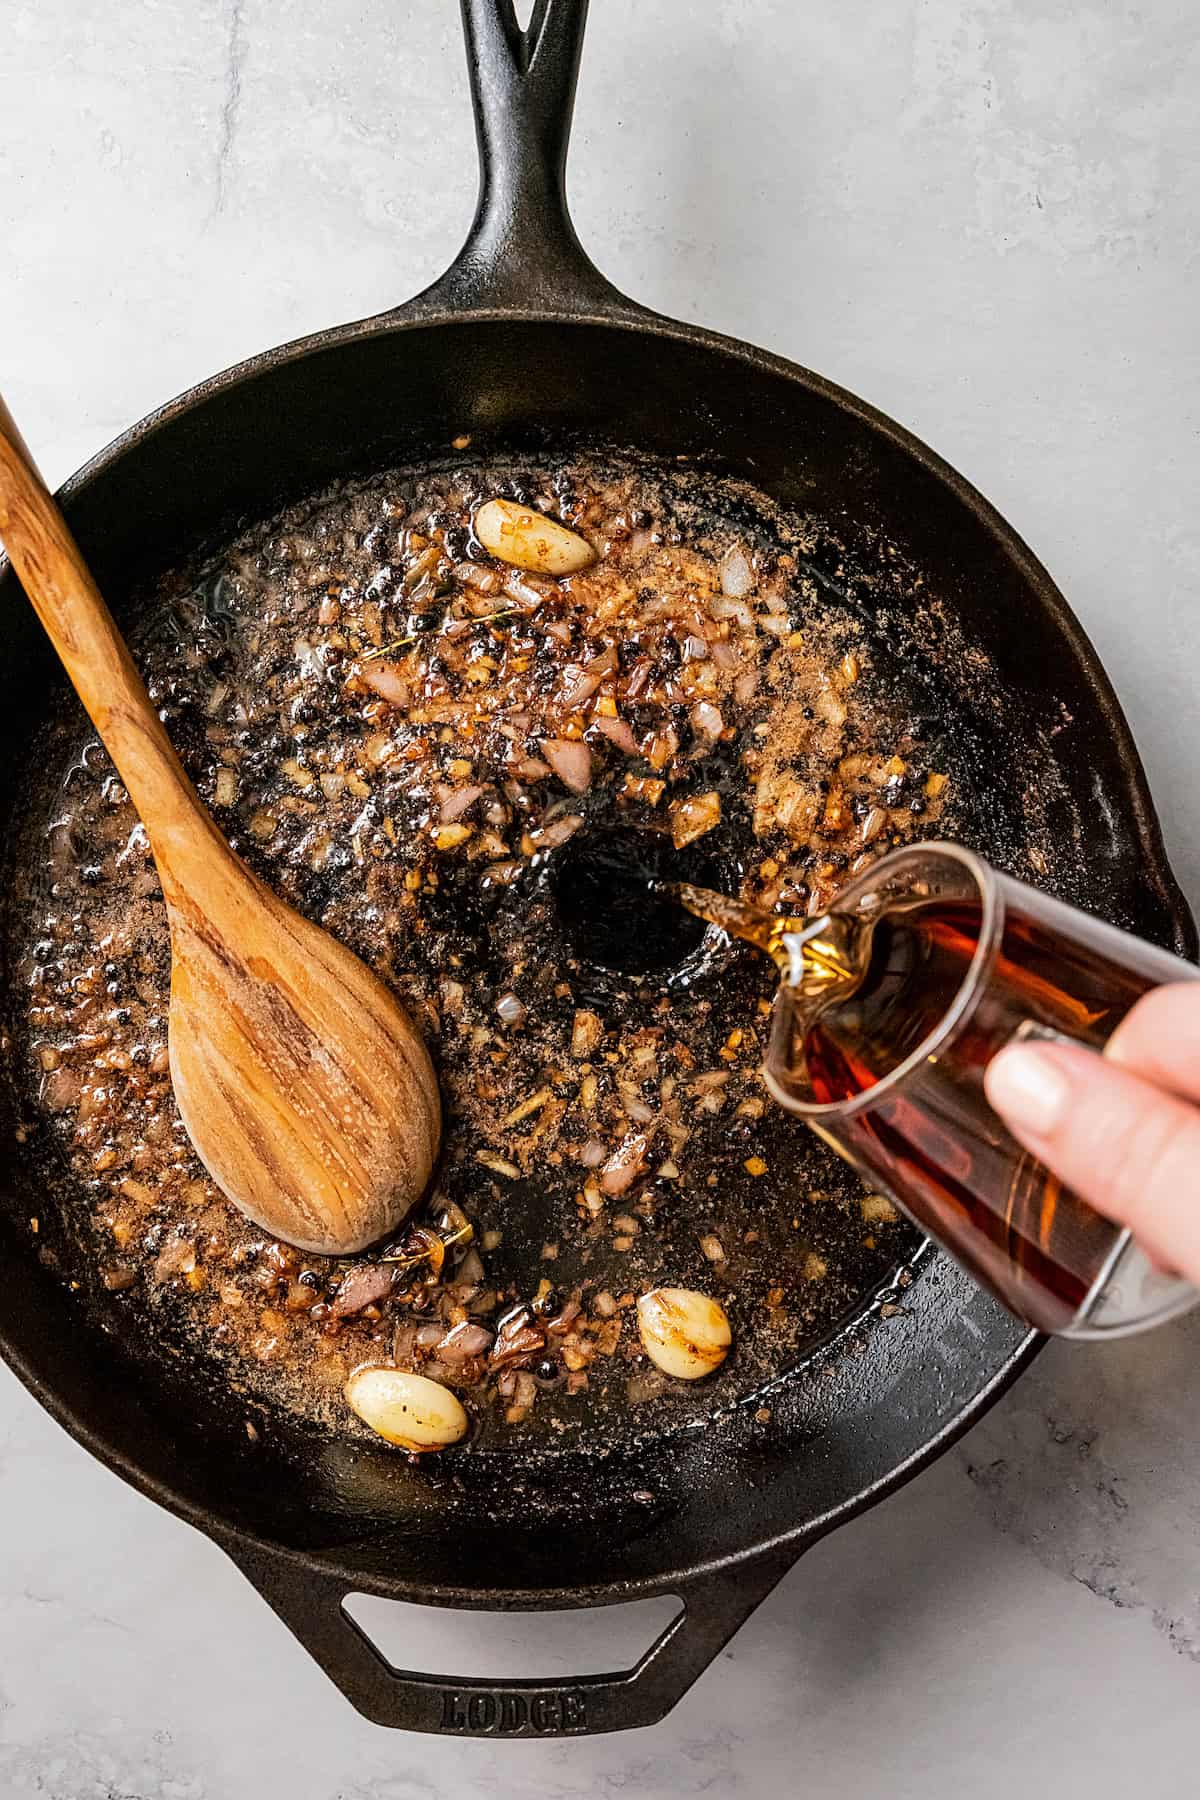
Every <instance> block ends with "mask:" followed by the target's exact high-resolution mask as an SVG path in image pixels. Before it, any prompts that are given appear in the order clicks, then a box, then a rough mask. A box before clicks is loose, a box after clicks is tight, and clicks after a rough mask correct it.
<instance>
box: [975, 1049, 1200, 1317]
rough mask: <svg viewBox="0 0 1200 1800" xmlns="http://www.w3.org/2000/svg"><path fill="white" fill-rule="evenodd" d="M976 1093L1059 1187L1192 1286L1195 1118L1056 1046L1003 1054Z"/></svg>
mask: <svg viewBox="0 0 1200 1800" xmlns="http://www.w3.org/2000/svg"><path fill="white" fill-rule="evenodd" d="M984 1086H985V1090H986V1093H987V1097H988V1100H989V1102H990V1103H991V1105H992V1106H993V1107H994V1109H995V1110H996V1112H998V1113H999V1114H1000V1117H1001V1118H1002V1119H1003V1120H1004V1122H1005V1124H1006V1125H1007V1126H1008V1128H1009V1130H1010V1131H1011V1132H1012V1133H1013V1135H1014V1137H1017V1138H1019V1139H1020V1141H1021V1142H1022V1143H1023V1144H1024V1145H1025V1146H1026V1148H1027V1149H1029V1150H1032V1151H1033V1153H1034V1155H1035V1156H1037V1157H1039V1158H1040V1159H1041V1161H1042V1162H1044V1163H1046V1164H1047V1165H1048V1167H1049V1168H1051V1169H1052V1170H1053V1171H1054V1173H1055V1174H1056V1175H1057V1176H1058V1178H1059V1180H1060V1181H1063V1182H1065V1183H1066V1184H1067V1186H1068V1187H1071V1188H1073V1189H1074V1190H1075V1192H1076V1193H1077V1194H1079V1195H1081V1196H1082V1198H1083V1199H1084V1200H1087V1201H1089V1202H1090V1203H1091V1205H1093V1206H1094V1207H1095V1208H1096V1210H1097V1211H1098V1212H1101V1213H1104V1214H1105V1216H1106V1217H1107V1218H1110V1219H1115V1220H1117V1221H1118V1223H1120V1224H1122V1225H1128V1226H1129V1227H1130V1229H1131V1230H1132V1231H1133V1233H1134V1235H1135V1237H1136V1238H1137V1239H1138V1242H1139V1243H1140V1244H1141V1245H1142V1247H1143V1249H1145V1250H1146V1251H1148V1252H1149V1254H1150V1255H1151V1256H1152V1257H1153V1258H1154V1259H1155V1260H1156V1261H1157V1262H1159V1263H1161V1264H1163V1265H1164V1266H1165V1267H1167V1268H1172V1269H1176V1270H1178V1271H1179V1273H1180V1274H1181V1275H1185V1276H1186V1277H1187V1278H1188V1279H1189V1280H1190V1281H1193V1282H1195V1283H1197V1284H1200V1111H1197V1110H1196V1108H1195V1107H1192V1106H1189V1105H1187V1104H1186V1102H1184V1101H1182V1100H1177V1099H1175V1098H1174V1097H1173V1096H1172V1095H1170V1094H1165V1093H1163V1092H1162V1090H1161V1089H1160V1088H1156V1087H1154V1086H1152V1085H1151V1083H1150V1082H1148V1081H1143V1080H1142V1079H1141V1078H1140V1077H1139V1076H1137V1075H1133V1074H1130V1073H1129V1071H1128V1070H1126V1069H1122V1068H1119V1067H1116V1066H1114V1065H1113V1064H1112V1063H1110V1062H1106V1061H1105V1059H1104V1058H1103V1057H1102V1056H1098V1055H1096V1054H1095V1052H1093V1051H1091V1050H1085V1049H1082V1048H1077V1047H1075V1046H1069V1045H1065V1044H1038V1045H1036V1046H1035V1045H1033V1044H1010V1045H1009V1046H1008V1047H1007V1048H1006V1049H1004V1050H1001V1051H1000V1053H999V1055H998V1056H996V1057H994V1058H993V1059H992V1061H991V1063H990V1064H989V1065H988V1069H987V1073H986V1076H985V1078H984Z"/></svg>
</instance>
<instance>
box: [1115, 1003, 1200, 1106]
mask: <svg viewBox="0 0 1200 1800" xmlns="http://www.w3.org/2000/svg"><path fill="white" fill-rule="evenodd" d="M1104 1054H1105V1056H1106V1057H1107V1058H1108V1060H1109V1062H1114V1063H1119V1064H1120V1065H1121V1066H1122V1067H1123V1068H1126V1069H1130V1070H1132V1072H1133V1073H1134V1074H1135V1075H1140V1076H1141V1078H1142V1080H1143V1081H1150V1082H1153V1083H1154V1085H1155V1087H1160V1088H1165V1089H1166V1091H1167V1092H1168V1093H1169V1094H1178V1095H1179V1097H1180V1099H1182V1100H1196V1101H1200V980H1197V981H1176V982H1171V983H1170V984H1169V985H1168V986H1166V987H1160V988H1152V989H1151V991H1150V992H1149V993H1148V994H1143V996H1142V998H1141V999H1140V1000H1139V1001H1138V1003H1137V1005H1136V1006H1134V1007H1133V1008H1132V1010H1131V1011H1130V1012H1129V1013H1127V1014H1126V1016H1125V1018H1124V1019H1122V1021H1121V1023H1120V1024H1119V1025H1118V1026H1117V1029H1116V1030H1115V1031H1114V1033H1113V1035H1112V1037H1111V1038H1110V1039H1109V1040H1108V1043H1107V1045H1106V1046H1105V1051H1104Z"/></svg>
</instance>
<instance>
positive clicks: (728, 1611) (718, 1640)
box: [226, 1544, 797, 1738]
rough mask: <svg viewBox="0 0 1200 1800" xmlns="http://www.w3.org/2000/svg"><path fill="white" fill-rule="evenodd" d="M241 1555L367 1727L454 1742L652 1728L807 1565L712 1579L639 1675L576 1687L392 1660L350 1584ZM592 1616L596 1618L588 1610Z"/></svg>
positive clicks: (686, 1597) (693, 1587)
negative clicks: (358, 1614)
mask: <svg viewBox="0 0 1200 1800" xmlns="http://www.w3.org/2000/svg"><path fill="white" fill-rule="evenodd" d="M226 1549H227V1550H228V1552H229V1554H230V1556H232V1558H233V1560H234V1562H236V1563H237V1565H238V1567H239V1568H240V1569H241V1570H242V1572H243V1574H244V1575H246V1576H247V1578H248V1579H249V1580H250V1581H251V1582H252V1583H253V1585H254V1586H255V1587H256V1588H257V1589H258V1591H259V1593H260V1594H261V1595H262V1596H263V1598H264V1600H266V1601H267V1603H268V1605H270V1606H271V1607H273V1609H274V1610H275V1612H277V1613H278V1615H279V1617H280V1618H281V1619H282V1620H283V1622H284V1624H285V1625H286V1626H288V1628H289V1629H290V1630H291V1631H292V1632H294V1634H295V1635H296V1637H298V1638H299V1640H300V1642H301V1643H302V1644H303V1645H304V1647H305V1649H306V1650H307V1651H308V1652H309V1654H310V1655H311V1656H312V1657H313V1658H314V1659H315V1661H316V1662H317V1663H318V1664H319V1665H320V1667H321V1668H322V1669H324V1671H325V1673H326V1674H327V1675H328V1676H329V1678H330V1680H331V1681H333V1682H334V1683H335V1685H336V1686H337V1687H339V1688H340V1689H341V1691H342V1693H343V1694H344V1695H345V1696H346V1698H347V1700H349V1701H350V1703H351V1705H352V1706H354V1707H355V1708H356V1709H357V1710H358V1711H359V1712H360V1713H362V1714H363V1715H364V1717H365V1718H368V1719H370V1720H371V1721H372V1722H373V1723H374V1724H376V1725H388V1726H393V1727H397V1728H399V1729H402V1730H404V1731H427V1732H435V1733H438V1734H440V1735H445V1736H448V1737H483V1738H496V1737H534V1738H553V1737H586V1736H589V1735H591V1734H594V1733H598V1732H604V1731H625V1730H628V1729H629V1728H630V1727H631V1726H635V1725H653V1724H654V1723H655V1722H656V1721H657V1720H659V1719H661V1718H663V1717H664V1716H665V1715H666V1714H667V1713H668V1712H670V1710H671V1708H672V1707H673V1706H675V1705H676V1703H677V1702H678V1701H680V1700H682V1698H683V1696H684V1695H685V1694H686V1693H687V1691H688V1689H689V1688H690V1687H691V1685H692V1683H693V1682H694V1681H696V1680H697V1679H698V1678H699V1676H701V1675H702V1674H703V1673H704V1671H705V1669H706V1668H707V1667H708V1665H709V1663H711V1662H712V1661H713V1660H714V1659H715V1657H717V1656H718V1655H719V1653H720V1652H721V1650H723V1649H724V1647H725V1645H726V1644H727V1643H728V1642H729V1640H730V1638H731V1637H732V1636H733V1634H734V1632H735V1631H737V1630H738V1628H739V1627H740V1626H741V1625H743V1624H744V1623H745V1621H746V1620H747V1619H748V1618H749V1616H750V1614H751V1613H752V1612H753V1611H754V1609H755V1607H756V1606H758V1605H759V1603H760V1602H761V1601H763V1600H765V1599H766V1597H767V1595H768V1594H769V1593H770V1592H771V1589H772V1588H773V1587H774V1586H775V1585H776V1583H777V1582H778V1581H779V1580H780V1579H781V1578H782V1577H783V1576H784V1575H785V1574H786V1573H787V1571H788V1569H789V1568H791V1566H792V1564H793V1563H794V1562H795V1560H796V1556H797V1551H796V1550H795V1549H794V1548H790V1549H787V1550H784V1551H783V1552H774V1553H772V1554H770V1555H768V1556H764V1557H759V1558H756V1559H755V1560H754V1561H753V1562H751V1563H748V1564H745V1563H743V1564H739V1565H737V1566H736V1567H733V1568H729V1569H723V1570H719V1571H717V1572H716V1573H715V1574H711V1575H705V1576H703V1577H701V1578H700V1579H699V1580H698V1581H695V1582H694V1583H689V1584H688V1585H687V1586H685V1587H681V1589H680V1598H681V1599H682V1600H683V1602H684V1609H683V1611H682V1612H680V1613H678V1614H677V1615H676V1617H675V1618H673V1619H672V1620H671V1622H670V1624H669V1625H668V1626H667V1627H666V1629H665V1630H664V1631H663V1632H662V1633H661V1634H660V1635H659V1637H658V1638H657V1639H656V1640H655V1642H654V1643H653V1644H651V1646H650V1648H649V1649H648V1650H647V1651H646V1653H645V1655H644V1656H642V1657H641V1658H640V1660H639V1661H638V1662H637V1663H636V1664H635V1666H634V1667H633V1668H632V1669H623V1670H619V1671H616V1672H614V1673H612V1674H608V1675H582V1676H580V1677H579V1678H578V1679H577V1680H575V1681H562V1680H555V1681H550V1682H547V1681H536V1680H522V1681H488V1680H486V1679H484V1678H481V1677H478V1676H469V1677H461V1678H460V1677H456V1676H453V1675H421V1674H417V1673H415V1672H414V1671H412V1670H409V1669H396V1668H393V1667H392V1665H391V1663H389V1662H388V1661H387V1659H386V1658H385V1657H384V1656H383V1655H382V1653H381V1652H380V1651H379V1650H378V1649H377V1648H376V1646H375V1645H374V1644H373V1643H372V1642H371V1640H370V1638H369V1637H367V1635H366V1633H365V1632H363V1631H361V1630H360V1629H359V1627H358V1626H357V1625H356V1624H355V1622H354V1620H353V1619H352V1618H351V1617H350V1615H349V1614H348V1613H347V1612H346V1610H345V1607H344V1604H343V1602H344V1601H345V1600H346V1598H347V1597H348V1596H349V1595H350V1594H351V1593H353V1592H354V1591H355V1590H354V1588H353V1587H352V1586H351V1585H350V1584H348V1583H347V1582H346V1580H345V1577H344V1576H339V1575H333V1574H330V1575H328V1576H321V1577H316V1578H314V1576H313V1573H312V1570H311V1568H310V1567H301V1566H299V1565H298V1564H293V1563H291V1562H290V1561H289V1560H288V1559H286V1558H284V1557H280V1556H272V1555H270V1554H269V1553H264V1552H262V1551H258V1550H252V1549H246V1548H244V1547H243V1546H241V1545H237V1546H236V1547H235V1546H232V1545H228V1544H227V1545H226ZM582 1610H586V1607H584V1608H583V1609H582Z"/></svg>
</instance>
